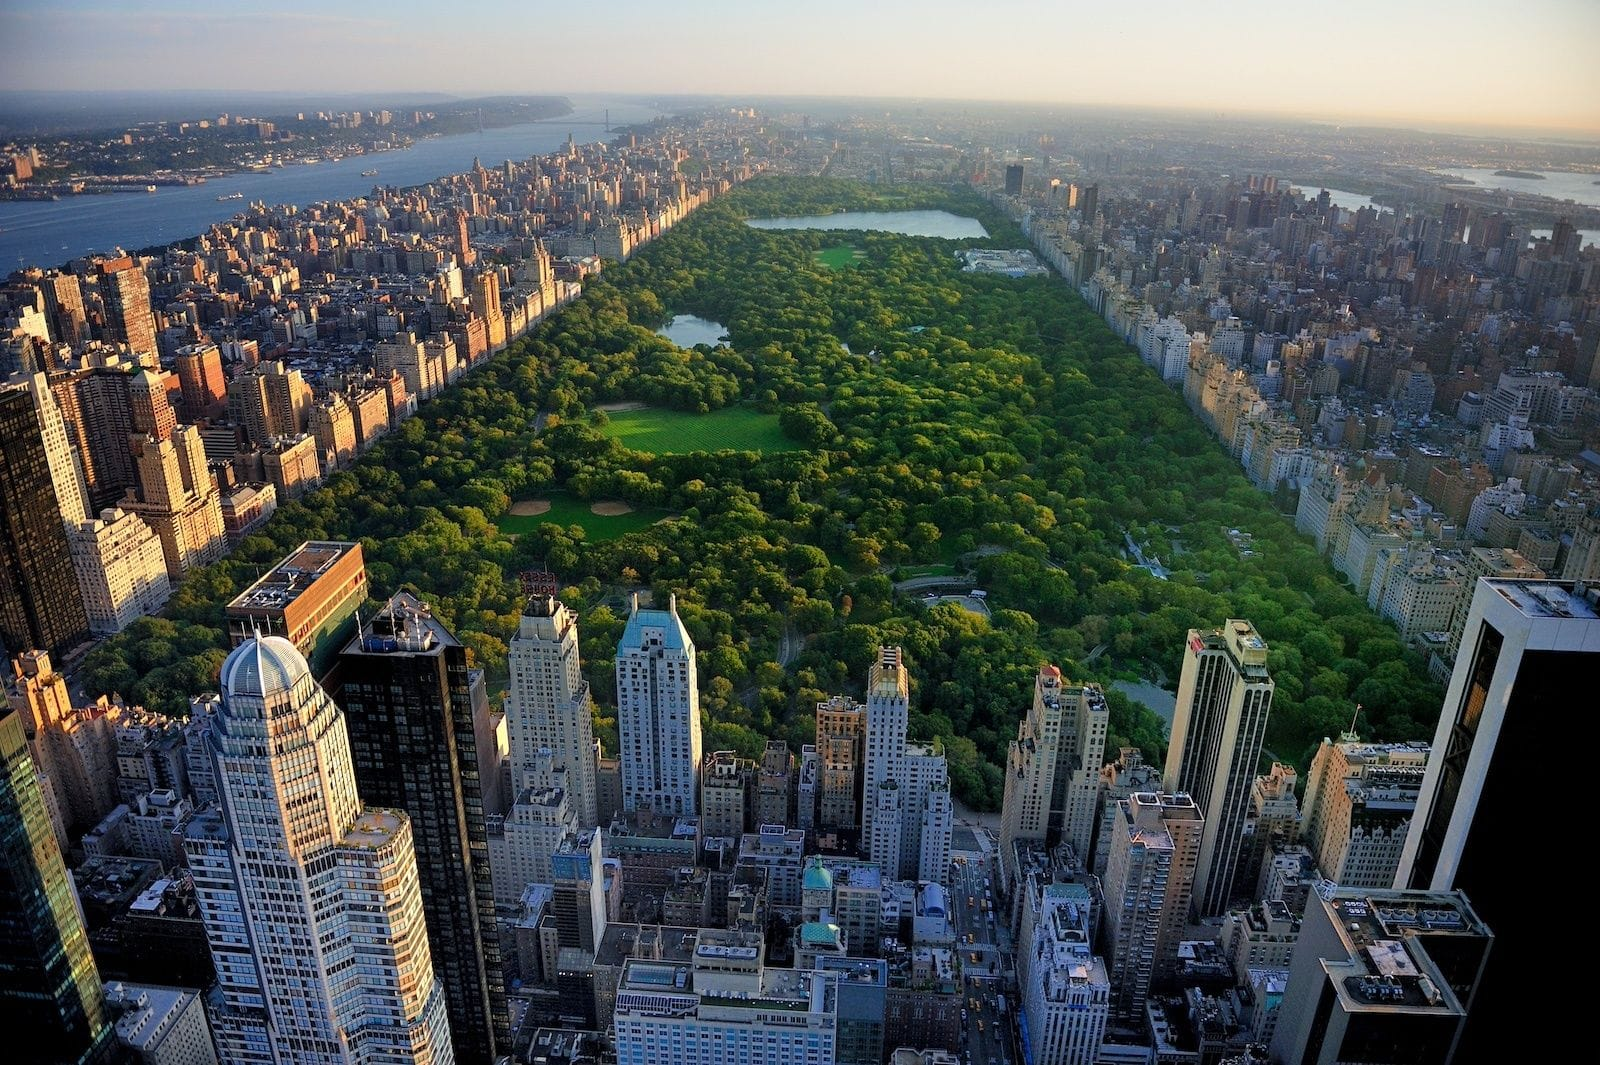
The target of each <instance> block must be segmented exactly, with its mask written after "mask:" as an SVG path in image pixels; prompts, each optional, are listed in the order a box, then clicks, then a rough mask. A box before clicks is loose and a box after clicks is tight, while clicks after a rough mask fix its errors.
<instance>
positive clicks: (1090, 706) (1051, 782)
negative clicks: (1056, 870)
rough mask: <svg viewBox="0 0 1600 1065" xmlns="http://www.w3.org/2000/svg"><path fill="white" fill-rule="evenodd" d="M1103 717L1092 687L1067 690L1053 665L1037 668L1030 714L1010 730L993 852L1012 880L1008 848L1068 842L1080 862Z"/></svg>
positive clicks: (1086, 844) (1102, 703) (1100, 695)
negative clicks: (1020, 844) (1013, 733)
mask: <svg viewBox="0 0 1600 1065" xmlns="http://www.w3.org/2000/svg"><path fill="white" fill-rule="evenodd" d="M1107 720H1108V711H1107V708H1106V700H1105V693H1104V692H1102V691H1101V690H1100V687H1099V686H1098V685H1094V684H1086V685H1069V684H1066V683H1065V682H1064V681H1063V680H1062V677H1061V670H1060V669H1059V668H1058V667H1056V666H1053V665H1044V666H1041V667H1039V675H1038V677H1037V678H1036V679H1035V681H1034V685H1033V707H1032V709H1031V710H1030V711H1029V713H1028V716H1027V717H1026V718H1025V719H1024V720H1023V721H1022V722H1021V724H1019V725H1018V726H1017V738H1016V739H1015V740H1013V741H1012V742H1011V748H1010V751H1009V752H1008V755H1007V758H1006V783H1005V801H1004V804H1003V805H1002V806H1001V815H1000V817H1001V822H1000V853H1001V855H1002V859H1003V862H1004V863H1005V874H1006V876H1007V877H1008V878H1009V877H1013V876H1015V875H1016V870H1015V869H1013V868H1011V863H1012V862H1014V861H1015V852H1014V849H1013V847H1012V844H1013V843H1014V842H1015V841H1017V840H1019V839H1026V840H1037V841H1039V842H1041V843H1044V844H1046V845H1047V846H1054V845H1055V844H1057V843H1069V844H1071V845H1072V849H1073V852H1074V853H1075V854H1077V855H1078V856H1079V857H1080V858H1083V859H1085V860H1087V858H1088V855H1089V851H1090V846H1091V841H1092V840H1093V838H1094V830H1095V805H1096V797H1097V795H1098V793H1099V787H1100V768H1101V762H1102V760H1103V757H1104V755H1105V747H1106V727H1107Z"/></svg>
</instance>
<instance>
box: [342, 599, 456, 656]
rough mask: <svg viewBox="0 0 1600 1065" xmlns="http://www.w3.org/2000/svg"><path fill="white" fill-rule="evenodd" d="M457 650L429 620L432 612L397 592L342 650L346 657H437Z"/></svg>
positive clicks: (444, 631) (453, 640)
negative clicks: (380, 655)
mask: <svg viewBox="0 0 1600 1065" xmlns="http://www.w3.org/2000/svg"><path fill="white" fill-rule="evenodd" d="M459 646H461V644H460V641H458V640H457V639H456V638H455V637H454V636H452V635H451V634H450V630H449V629H447V628H445V627H444V625H443V624H441V623H440V622H439V620H438V619H437V618H435V617H434V616H433V608H432V607H430V606H429V605H428V604H426V603H424V602H423V601H422V600H420V599H418V598H417V597H416V596H414V595H412V594H410V593H409V592H398V593H396V594H395V595H394V597H393V598H391V599H390V600H389V601H388V602H387V603H385V604H384V607H383V610H382V611H380V612H379V613H378V614H377V615H376V616H374V617H372V618H370V619H368V620H367V621H366V623H365V624H363V625H362V626H361V631H360V632H359V633H358V634H357V635H356V638H355V639H353V640H351V641H350V643H349V645H348V646H346V647H345V649H344V652H343V653H344V654H347V655H379V654H383V655H389V654H412V655H437V654H439V653H440V652H441V651H442V650H443V649H444V648H446V647H459Z"/></svg>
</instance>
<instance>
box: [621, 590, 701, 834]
mask: <svg viewBox="0 0 1600 1065" xmlns="http://www.w3.org/2000/svg"><path fill="white" fill-rule="evenodd" d="M617 731H618V733H619V738H620V740H621V743H622V751H621V762H622V808H623V809H624V810H651V811H654V812H655V813H658V814H667V815H677V814H694V813H695V812H696V801H697V797H698V795H699V793H700V692H699V684H698V678H697V676H696V673H695V662H694V641H693V640H692V639H690V638H689V630H688V629H686V628H684V625H683V620H682V619H681V618H679V617H678V598H677V596H673V597H672V598H671V599H670V600H669V602H668V606H667V609H666V610H650V609H641V608H640V606H639V597H638V596H637V595H635V596H634V597H633V605H632V609H631V610H630V611H629V613H628V625H627V628H625V629H624V630H623V632H622V640H621V642H620V643H618V645H617Z"/></svg>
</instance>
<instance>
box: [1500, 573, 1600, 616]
mask: <svg viewBox="0 0 1600 1065" xmlns="http://www.w3.org/2000/svg"><path fill="white" fill-rule="evenodd" d="M1483 580H1484V581H1486V582H1487V583H1488V585H1489V587H1491V588H1493V589H1494V590H1495V591H1497V592H1499V593H1500V595H1501V596H1502V597H1504V598H1505V599H1506V601H1507V602H1509V603H1511V605H1512V606H1515V607H1516V608H1517V609H1518V610H1520V611H1522V613H1523V615H1524V616H1526V617H1529V618H1569V619H1573V620H1579V621H1595V620H1600V613H1596V612H1595V598H1594V596H1595V591H1594V590H1593V589H1585V588H1584V586H1583V584H1582V582H1578V583H1569V582H1563V581H1524V580H1499V579H1496V578H1493V577H1485V578H1483Z"/></svg>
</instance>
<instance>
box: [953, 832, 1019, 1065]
mask: <svg viewBox="0 0 1600 1065" xmlns="http://www.w3.org/2000/svg"><path fill="white" fill-rule="evenodd" d="M963 824H964V825H965V827H968V828H969V830H971V831H972V832H973V836H974V838H975V839H976V840H977V842H978V845H979V848H980V849H979V851H977V852H971V851H958V852H956V853H955V856H954V864H952V866H951V877H950V900H951V910H952V914H953V919H954V923H955V928H956V938H957V940H958V944H957V948H956V949H957V950H959V951H960V954H961V964H962V972H963V974H964V977H963V984H964V988H963V998H964V1000H965V1008H966V1022H965V1027H964V1031H965V1039H966V1054H965V1057H964V1065H991V1063H993V1065H1009V1063H1010V1062H1011V1059H1012V1055H1011V1034H1010V1025H1011V1019H1010V1017H1009V1016H1002V1015H1001V1013H1000V1011H999V997H1000V995H1001V993H1002V989H1003V982H1002V976H1003V973H1004V970H1005V952H1007V951H1009V949H1010V936H1009V933H1008V932H1007V930H1006V928H1005V920H1004V917H1003V916H1002V915H1000V914H999V913H997V912H996V911H995V908H994V907H995V898H994V886H993V879H994V878H993V871H992V867H991V865H990V861H991V856H992V855H993V854H994V846H995V841H994V838H993V837H992V836H991V835H990V834H989V832H988V830H986V829H984V828H981V827H979V826H977V825H975V824H972V823H970V822H963ZM1007 1005H1008V1006H1009V1005H1010V1003H1008V1004H1007ZM1008 1012H1009V1011H1008ZM980 1024H981V1027H980Z"/></svg>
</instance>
